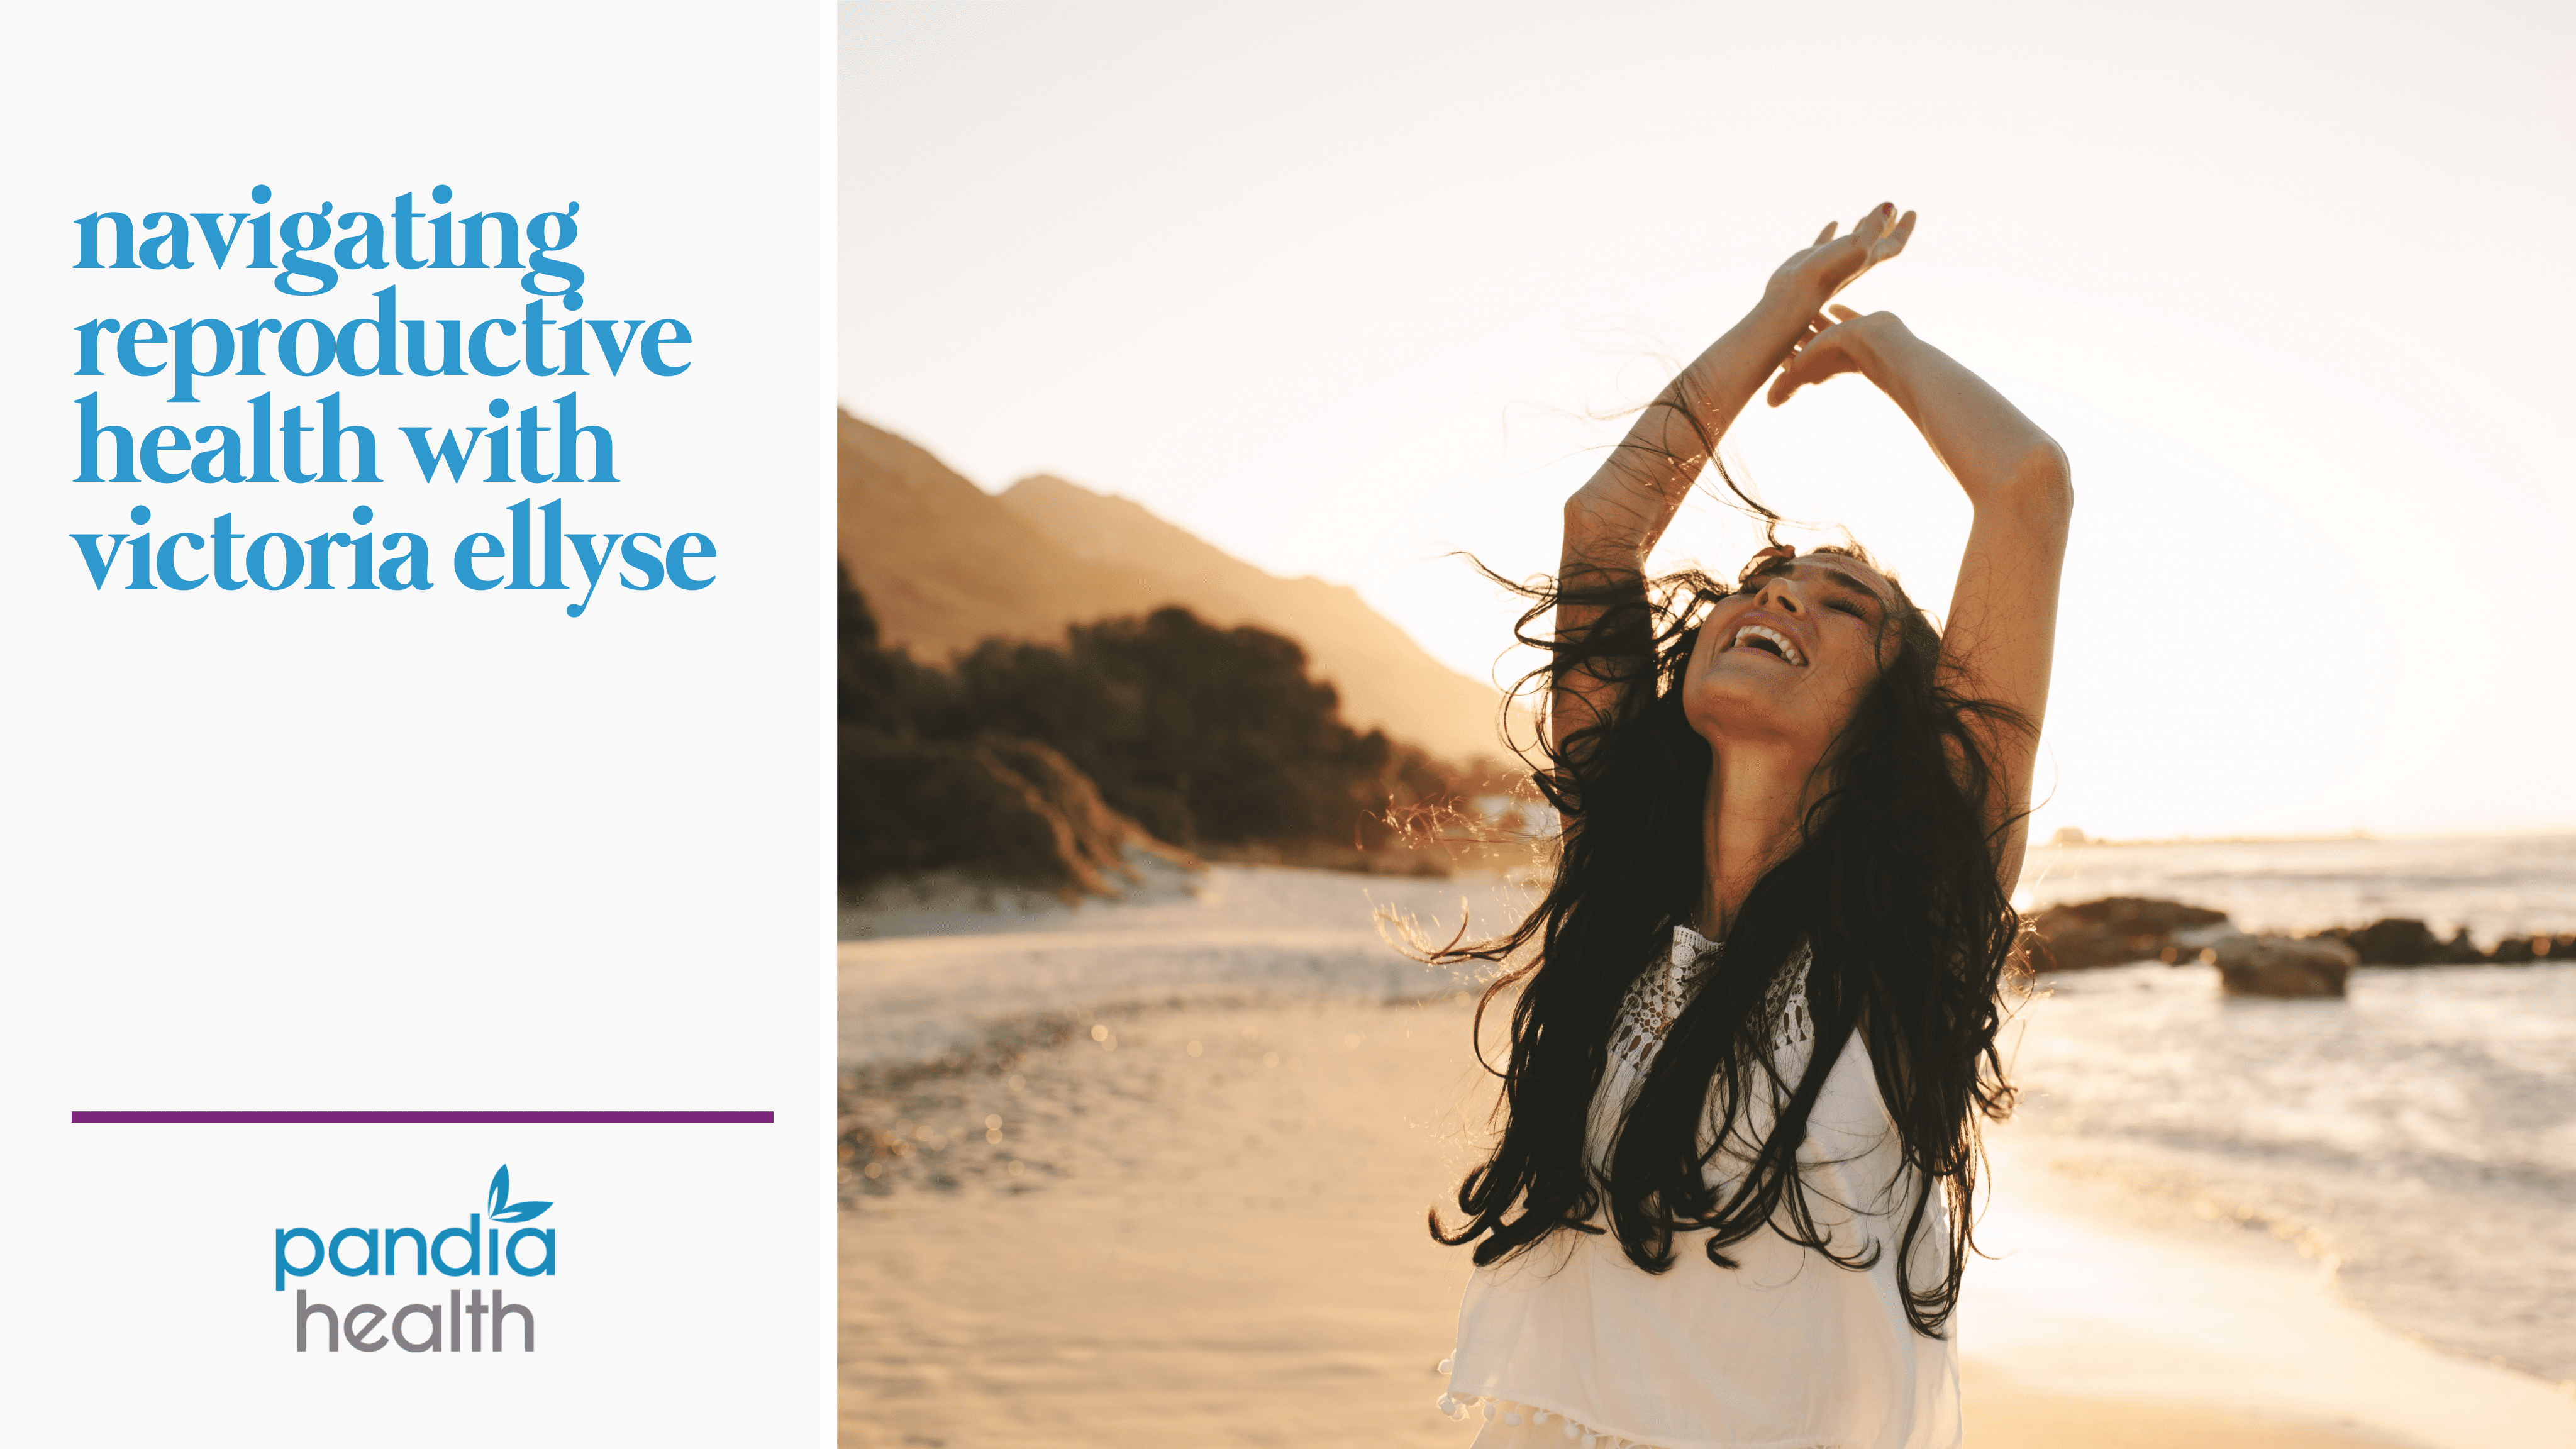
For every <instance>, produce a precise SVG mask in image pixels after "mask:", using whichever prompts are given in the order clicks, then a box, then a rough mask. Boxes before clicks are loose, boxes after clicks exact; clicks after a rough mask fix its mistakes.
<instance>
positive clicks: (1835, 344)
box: [1765, 303, 1912, 408]
mask: <svg viewBox="0 0 2576 1449" xmlns="http://www.w3.org/2000/svg"><path fill="white" fill-rule="evenodd" d="M1827 313H1830V314H1831V315H1830V316H1829V315H1826V314H1827ZM1911 335H1912V334H1910V333H1908V332H1906V330H1905V324H1904V323H1903V322H1900V321H1898V320H1897V317H1896V314H1895V313H1893V312H1871V313H1868V314H1867V315H1863V314H1861V313H1859V312H1855V311H1853V310H1852V309H1851V308H1849V307H1846V306H1843V305H1842V304H1840V303H1836V304H1834V305H1833V306H1831V307H1828V308H1826V309H1825V311H1824V312H1820V313H1818V314H1817V315H1816V316H1815V318H1814V319H1813V320H1812V321H1810V322H1808V324H1807V334H1806V336H1804V337H1803V338H1800V339H1799V340H1798V342H1797V343H1795V344H1794V345H1793V350H1792V351H1791V352H1790V354H1789V360H1788V361H1787V362H1786V363H1783V364H1782V365H1781V368H1780V375H1779V376H1778V377H1775V378H1773V379H1772V380H1771V391H1770V393H1769V394H1768V396H1767V397H1766V399H1765V401H1767V402H1769V403H1770V404H1771V406H1773V407H1775V408H1776V407H1778V406H1779V405H1780V404H1782V403H1784V402H1787V401H1788V400H1789V395H1790V394H1792V393H1794V392H1796V391H1797V390H1798V389H1800V388H1802V387H1805V386H1807V385H1808V384H1810V383H1818V382H1823V381H1824V380H1825V379H1826V378H1829V377H1832V376H1834V375H1835V374H1837V373H1844V372H1858V373H1867V372H1868V371H1869V370H1870V368H1871V367H1872V366H1873V365H1875V364H1876V362H1877V360H1878V357H1879V354H1880V352H1881V351H1882V350H1883V344H1885V343H1887V342H1890V341H1893V340H1895V339H1896V338H1898V337H1910V336H1911Z"/></svg>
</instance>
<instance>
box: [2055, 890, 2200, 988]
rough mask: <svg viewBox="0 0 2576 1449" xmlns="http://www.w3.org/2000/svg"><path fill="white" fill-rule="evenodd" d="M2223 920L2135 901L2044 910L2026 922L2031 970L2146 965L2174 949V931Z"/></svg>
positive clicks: (2177, 905) (2176, 905) (2116, 899)
mask: <svg viewBox="0 0 2576 1449" xmlns="http://www.w3.org/2000/svg"><path fill="white" fill-rule="evenodd" d="M2226 919H2227V913H2226V912H2225V911H2212V910H2206V909H2204V908H2202V907H2199V906H2186V905H2184V904H2182V903H2181V902H2180V901H2158V900H2147V899H2144V898H2142V897H2139V896H2111V897H2108V898H2106V899H2103V900H2098V901H2084V902H2081V903H2079V904H2075V905H2064V906H2050V907H2049V908H2048V909H2047V910H2044V911H2042V912H2040V913H2039V914H2038V915H2037V916H2035V917H2033V918H2032V920H2031V930H2032V932H2033V936H2032V940H2031V949H2030V964H2031V969H2032V970H2035V971H2081V970H2085V969H2087V968H2089V967H2094V966H2125V965H2127V964H2128V963H2129V962H2132V961H2152V960H2155V959H2156V958H2158V957H2159V956H2161V955H2163V954H2164V951H2165V949H2166V948H2167V947H2170V946H2172V945H2173V944H2174V933H2175V932H2177V931H2182V930H2187V929H2189V928H2191V927H2195V926H2202V927H2205V926H2214V925H2218V924H2220V923H2222V922H2224V921H2225V920H2226Z"/></svg>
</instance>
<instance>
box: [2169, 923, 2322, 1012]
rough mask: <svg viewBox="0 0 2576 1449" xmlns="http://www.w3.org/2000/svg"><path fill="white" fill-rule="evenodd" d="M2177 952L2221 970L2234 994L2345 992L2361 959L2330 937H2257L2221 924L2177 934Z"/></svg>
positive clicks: (2222, 982)
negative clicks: (2353, 969)
mask: <svg viewBox="0 0 2576 1449" xmlns="http://www.w3.org/2000/svg"><path fill="white" fill-rule="evenodd" d="M2174 944H2175V947H2176V948H2177V951H2178V952H2187V953H2190V957H2191V959H2197V960H2199V961H2202V962H2205V963H2207V964H2209V965H2212V966H2215V967H2217V968H2218V984H2219V990H2221V991H2223V992H2225V993H2226V994H2227V995H2229V996H2283V997H2297V996H2341V995H2343V994H2344V989H2345V986H2346V984H2347V983H2348V982H2349V981H2350V980H2351V978H2352V968H2353V967H2355V966H2358V965H2360V964H2361V958H2360V956H2359V954H2358V953H2356V952H2355V951H2354V950H2353V948H2352V947H2350V946H2347V945H2345V944H2344V943H2343V942H2341V941H2337V940H2334V939H2332V938H2331V937H2310V938H2308V939H2306V940H2299V939H2295V938H2293V937H2289V936H2253V935H2248V934H2246V933H2245V932H2243V931H2240V930H2238V929H2236V928H2235V927H2234V926H2228V925H2218V926H2208V927H2203V928H2200V929H2198V930H2186V931H2181V932H2177V933H2176V934H2175V937H2174Z"/></svg>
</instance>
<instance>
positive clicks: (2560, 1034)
mask: <svg viewBox="0 0 2576 1449" xmlns="http://www.w3.org/2000/svg"><path fill="white" fill-rule="evenodd" d="M2023 892H2024V895H2025V896H2026V898H2027V899H2028V901H2029V902H2030V903H2032V904H2040V905H2044V904H2048V903H2051V902H2054V901H2062V900H2080V899H2086V898H2090V897H2094V896H2100V895H2113V894H2120V895H2147V896H2162V897H2169V898H2174V899H2180V900H2185V901H2191V902H2194V903H2197V904H2203V905H2209V906H2214V907H2217V908H2219V909H2223V910H2226V911H2228V912H2229V913H2230V914H2231V915H2232V916H2233V917H2234V918H2235V920H2236V921H2237V923H2238V924H2239V925H2242V926H2246V927H2248V928H2250V929H2257V930H2261V929H2276V930H2278V929H2296V930H2313V929H2317V928H2320V927H2324V926H2330V925H2362V924H2367V923H2368V922H2369V921H2371V920H2373V919H2376V918H2379V917H2382V916H2415V917H2420V918H2422V919H2424V920H2426V921H2428V922H2430V923H2431V924H2432V925H2433V926H2434V927H2435V928H2436V929H2438V930H2442V931H2443V932H2444V933H2445V934H2447V933H2448V932H2449V930H2450V929H2451V928H2453V927H2455V926H2460V925H2465V926H2467V927H2469V929H2470V930H2471V932H2472V933H2473V934H2474V935H2475V937H2476V938H2477V939H2479V940H2480V941H2481V942H2492V941H2493V940H2494V939H2495V938H2496V937H2497V936H2500V935H2504V934H2508V933H2513V934H2522V933H2530V932H2541V931H2570V930H2576V838H2529V839H2499V840H2452V841H2369V840H2351V841H2326V842H2281V843H2255V844H2187V845H2140V846H2083V847H2072V848H2056V849H2044V850H2038V851H2034V852H2033V853H2032V857H2031V861H2030V869H2029V872H2028V873H2027V875H2026V877H2025V879H2024V882H2023ZM1462 899H1463V901H1464V903H1466V904H1467V905H1468V906H1469V907H1470V908H1471V910H1472V912H1473V916H1472V919H1473V923H1474V926H1475V928H1476V929H1477V930H1478V931H1483V930H1485V929H1489V928H1491V927H1494V926H1497V925H1500V924H1502V923H1503V922H1504V921H1505V919H1506V918H1507V917H1508V916H1509V915H1510V913H1511V912H1512V911H1513V910H1514V909H1516V908H1517V907H1518V906H1520V905H1522V904H1524V903H1525V902H1526V900H1527V892H1526V890H1525V889H1522V888H1517V887H1514V886H1511V885H1508V884H1505V883H1503V882H1499V881H1494V880H1490V879H1486V880H1464V881H1457V882H1438V881H1390V880H1384V879H1378V880H1371V879H1367V878H1363V877H1354V876H1347V875H1334V874H1329V873H1325V872H1318V871H1299V870H1284V869H1263V868H1243V867H1218V868H1216V869H1214V870H1211V871H1210V872H1208V873H1207V875H1206V876H1205V877H1204V878H1202V879H1201V880H1200V882H1199V883H1198V889H1197V891H1196V893H1195V894H1190V895H1173V894H1166V895H1163V896H1160V897H1157V898H1155V899H1152V900H1149V901H1139V902H1132V903H1126V904H1093V905H1087V906H1084V907H1082V908H1080V909H1077V910H1070V911H1067V910H1062V909H1055V908H1048V909H1041V910H1037V911H1034V912H1027V913H1021V914H1008V913H1004V914H999V915H997V914H991V913H984V914H978V913H975V912H971V911H968V912H960V913H957V914H953V915H950V916H946V917H941V916H937V915H935V914H933V915H918V916H915V917H913V918H910V919H908V920H904V921H895V922H880V923H879V926H878V928H877V929H875V930H874V931H873V932H872V934H874V935H875V937H876V938H875V939H869V940H854V941H850V942H846V943H845V944H844V945H843V947H842V959H841V973H840V975H841V1012H842V1030H841V1038H842V1059H843V1063H844V1066H845V1068H847V1069H849V1070H852V1071H854V1072H859V1073H876V1074H882V1073H885V1072H888V1071H896V1072H900V1071H901V1070H903V1069H904V1068H905V1064H907V1063H918V1062H923V1061H928V1060H933V1059H936V1058H937V1057H939V1056H940V1054H942V1053H943V1052H955V1051H958V1050H961V1049H969V1050H971V1049H972V1048H973V1047H974V1046H975V1045H976V1043H978V1042H979V1041H985V1040H989V1039H992V1038H993V1037H994V1036H996V1035H997V1034H1002V1033H1007V1032H1010V1031H1013V1030H1016V1029H1022V1028H1023V1027H1024V1026H1025V1023H1027V1022H1028V1021H1029V1020H1030V1019H1031V1018H1032V1017H1035V1016H1045V1015H1048V1014H1056V1015H1063V1014H1066V1013H1081V1012H1088V1011H1097V1010H1104V1009H1118V1008H1127V1007H1155V1006H1170V1007H1182V1006H1188V1005H1191V1004H1194V1003H1218V1002H1225V1003H1237V1004H1242V1003H1255V1002H1259V1001H1264V1000H1270V1001H1281V1002H1312V1001H1319V1000H1353V1001H1357V1000H1379V1001H1384V1000H1390V999H1406V998H1419V997H1429V996H1440V995H1446V994H1450V993H1453V992H1456V991H1459V990H1462V989H1465V988H1466V987H1467V986H1468V985H1469V984H1470V983H1469V982H1467V981H1466V980H1464V979H1462V978H1461V977H1460V976H1458V975H1456V974H1454V973H1449V972H1444V971H1436V970H1431V969H1429V968H1425V967H1423V966H1421V965H1419V964H1418V963H1415V962H1412V961H1408V960H1406V959H1405V958H1404V957H1403V956H1402V955H1401V954H1400V953H1399V952H1398V951H1397V950H1396V948H1395V947H1394V945H1392V944H1391V943H1390V942H1389V941H1388V940H1387V939H1386V938H1385V937H1384V936H1383V935H1382V934H1381V931H1380V929H1379V926H1378V925H1377V923H1376V922H1375V921H1374V920H1373V918H1372V913H1373V912H1374V911H1376V910H1377V909H1379V908H1381V907H1393V908H1396V909H1398V910H1400V911H1403V912H1406V913H1409V914H1412V915H1414V916H1416V917H1418V918H1420V920H1421V923H1422V925H1423V927H1424V928H1425V930H1426V931H1429V932H1432V933H1436V934H1437V935H1440V936H1445V935H1446V934H1447V929H1448V928H1452V927H1454V926H1455V924H1456V922H1457V915H1458V910H1459V907H1460V905H1461V903H1462ZM1015 1024H1017V1025H1015ZM2008 1040H2009V1043H2010V1046H2011V1049H2012V1052H2013V1068H2014V1073H2015V1076H2016V1078H2017V1080H2018V1081H2019V1083H2020V1085H2021V1086H2022V1088H2023V1089H2024V1092H2025V1097H2024V1102H2023V1108H2022V1111H2021V1112H2020V1114H2019V1115H2018V1117H2017V1118H2016V1120H2015V1122H2014V1123H2013V1124H2011V1126H2009V1127H2008V1128H2006V1129H2004V1130H2007V1131H2010V1132H2012V1133H2013V1134H2015V1139H2016V1147H2017V1148H2018V1147H2020V1146H2021V1145H2023V1144H2027V1145H2029V1146H2031V1147H2034V1148H2036V1149H2037V1155H2038V1156H2039V1157H2040V1158H2041V1159H2042V1160H2045V1161H2046V1162H2047V1163H2049V1164H2050V1165H2051V1166H2052V1167H2054V1168H2056V1169H2057V1170H2060V1171H2063V1172H2066V1173H2068V1174H2072V1175H2075V1176H2077V1177H2081V1178H2086V1179H2091V1180H2094V1181H2096V1182H2099V1183H2107V1184H2109V1185H2111V1186H2112V1187H2113V1188H2114V1189H2115V1190H2116V1191H2117V1193H2118V1195H2119V1197H2120V1199H2121V1201H2122V1202H2123V1203H2125V1204H2127V1205H2128V1206H2129V1208H2130V1209H2131V1210H2133V1211H2134V1212H2135V1213H2137V1214H2138V1215H2141V1216H2143V1217H2145V1218H2148V1219H2154V1218H2156V1217H2159V1216H2163V1217H2170V1218H2176V1219H2191V1218H2215V1219H2219V1220H2222V1221H2232V1222H2236V1223H2240V1224H2243V1225H2245V1227H2246V1229H2247V1230H2248V1231H2255V1232H2268V1233H2271V1234H2275V1235H2277V1236H2279V1237H2280V1238H2282V1239H2284V1240H2285V1241H2287V1242H2288V1243H2289V1244H2291V1245H2292V1246H2294V1247H2295V1248H2296V1249H2297V1250H2299V1251H2302V1252H2305V1253H2308V1254H2310V1255H2312V1256H2313V1257H2315V1258H2316V1259H2317V1260H2319V1262H2320V1263H2321V1264H2322V1265H2324V1266H2325V1267H2326V1268H2327V1269H2328V1270H2329V1271H2330V1272H2331V1273H2332V1276H2333V1281H2334V1283H2335V1286H2336V1288H2337V1290H2338V1291H2339V1292H2341V1293H2342V1294H2343V1295H2344V1296H2345V1297H2346V1298H2347V1299H2348V1300H2349V1301H2350V1302H2352V1303H2353V1304H2355V1305H2356V1306H2358V1307H2360V1308H2361V1309H2363V1310H2364V1311H2366V1312H2368V1313H2370V1314H2372V1315H2374V1316H2376V1317H2378V1318H2379V1319H2380V1320H2382V1321H2383V1322H2386V1323H2388V1324H2390V1325H2392V1326H2394V1327H2397V1328H2399V1329H2402V1330H2404V1331H2406V1332H2409V1333H2412V1334H2414V1335H2416V1336H2418V1337H2420V1338H2422V1339H2423V1340H2425V1341H2426V1342H2428V1343H2431V1344H2433V1345H2434V1346H2436V1347H2438V1348H2442V1349H2444V1350H2447V1351H2450V1352H2454V1353H2458V1354H2462V1355H2464V1356H2467V1357H2470V1358H2474V1359H2479V1360H2488V1361H2495V1362H2500V1363H2503V1364H2505V1365H2507V1366H2510V1367H2512V1368H2515V1369H2519V1370H2521V1371H2523V1372H2527V1373H2531V1374H2535V1375H2538V1376H2540V1377H2542V1378H2545V1379H2550V1380H2556V1381H2576V1308H2571V1307H2570V1305H2571V1304H2576V962H2569V963H2565V964H2559V963H2544V964H2539V965H2531V966H2477V967H2440V968H2425V969H2419V970H2403V969H2394V968H2390V969H2374V968H2364V969H2363V970H2361V971H2359V972H2357V973H2356V974H2355V976H2354V978H2353V982H2352V988H2351V995H2350V997H2349V999H2347V1000H2342V1001H2244V1000H2229V999H2226V998H2222V997H2221V996H2220V995H2219V994H2218V987H2217V981H2216V977H2215V973H2214V972H2213V971H2211V970H2210V969H2208V968H2206V967H2200V966H2184V967H2165V966H2162V965H2138V966H2128V967H2118V968H2113V969H2111V970H2106V971H2093V972H2068V973H2062V974H2059V975H2056V976H2053V977H2050V978H2046V979H2045V980H2044V981H2043V984H2042V989H2041V991H2040V993H2039V994H2038V995H2036V996H2035V997H2033V998H2032V999H2030V1000H2028V1001H2025V1002H2022V1003H2020V1004H2018V1006H2017V1007H2016V1009H2015V1013H2014V1016H2013V1019H2012V1024H2011V1026H2010V1028H2009V1038H2008ZM1460 1045H1461V1047H1462V1048H1463V1043H1461V1044H1460Z"/></svg>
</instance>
